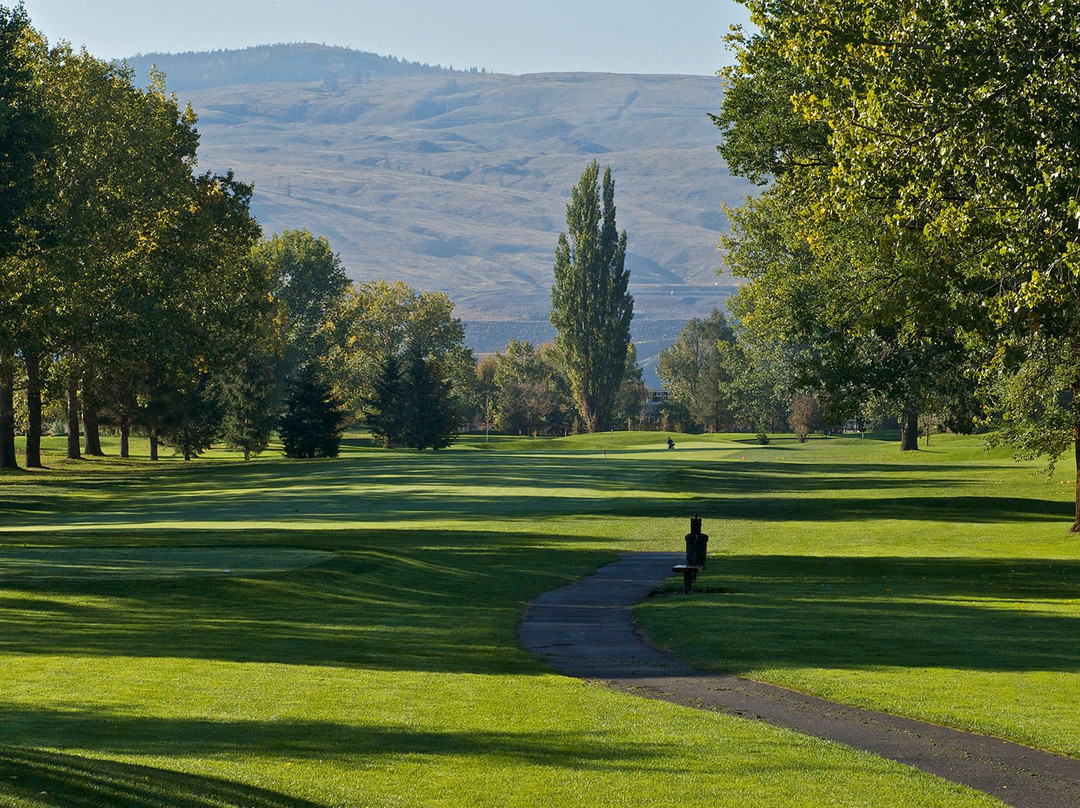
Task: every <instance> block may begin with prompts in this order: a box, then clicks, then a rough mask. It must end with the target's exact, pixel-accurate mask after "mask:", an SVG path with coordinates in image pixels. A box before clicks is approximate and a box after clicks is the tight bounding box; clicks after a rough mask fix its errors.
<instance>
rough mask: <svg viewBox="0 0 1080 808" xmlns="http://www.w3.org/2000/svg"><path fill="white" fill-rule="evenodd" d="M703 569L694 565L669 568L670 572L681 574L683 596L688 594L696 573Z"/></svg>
mask: <svg viewBox="0 0 1080 808" xmlns="http://www.w3.org/2000/svg"><path fill="white" fill-rule="evenodd" d="M701 569H703V568H702V567H699V566H697V565H696V564H676V565H675V566H674V567H672V568H671V571H672V572H681V573H682V580H683V594H684V595H689V594H690V585H691V584H692V583H694V581H695V580H697V574H698V571H700V570H701Z"/></svg>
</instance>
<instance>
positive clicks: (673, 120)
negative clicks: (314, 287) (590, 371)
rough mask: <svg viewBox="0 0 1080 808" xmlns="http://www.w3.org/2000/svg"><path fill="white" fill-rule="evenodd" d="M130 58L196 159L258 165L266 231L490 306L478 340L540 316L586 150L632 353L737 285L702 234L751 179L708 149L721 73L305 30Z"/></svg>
mask: <svg viewBox="0 0 1080 808" xmlns="http://www.w3.org/2000/svg"><path fill="white" fill-rule="evenodd" d="M129 63H130V64H131V66H132V67H133V68H134V69H135V70H136V72H137V73H138V74H139V75H140V76H143V75H146V73H147V72H148V70H149V68H150V66H151V65H152V64H153V65H157V66H158V67H159V68H160V69H162V70H163V71H164V72H165V74H166V77H167V81H168V86H169V87H170V89H171V90H172V91H174V92H176V93H177V95H178V96H179V97H180V98H181V100H183V101H187V102H190V103H191V104H192V106H193V107H194V109H195V111H196V112H197V113H198V115H199V131H200V134H201V148H200V163H201V167H202V168H203V169H212V170H216V171H220V170H224V169H227V168H232V169H234V170H235V171H236V173H237V175H238V176H239V177H240V178H242V179H244V180H246V181H250V182H253V183H254V184H255V187H256V194H255V199H254V210H255V213H256V215H257V216H258V218H259V220H260V221H261V222H262V224H263V227H264V228H265V230H266V232H267V233H274V232H278V231H280V230H283V229H294V228H298V227H307V228H309V229H310V230H312V231H313V232H315V233H317V234H320V235H325V236H326V237H328V238H329V239H330V241H331V243H332V244H333V246H334V248H335V249H336V250H337V251H338V252H339V253H340V255H341V258H342V260H343V262H344V264H345V266H346V268H347V270H348V272H349V274H350V276H351V277H353V278H354V279H370V278H376V277H388V278H400V279H402V280H405V281H406V282H408V283H410V284H412V285H414V286H417V287H420V288H425V289H438V290H440V291H444V292H446V293H448V294H449V295H450V297H451V298H452V299H453V300H454V301H455V303H456V304H457V311H458V314H459V315H460V316H462V318H463V319H465V320H466V321H467V322H469V323H470V324H477V323H484V327H483V328H481V329H477V328H473V327H470V339H471V340H472V341H473V347H474V348H475V349H477V350H480V351H484V350H491V349H493V348H495V347H500V346H501V345H503V344H505V342H506V339H507V338H508V336H518V335H519V334H530V335H542V334H547V333H550V327H549V326H547V325H546V323H547V313H548V309H549V306H550V293H549V289H550V285H551V282H552V265H553V262H554V250H555V243H556V238H557V236H558V233H559V232H560V230H563V229H565V205H566V202H567V201H568V198H569V192H570V188H571V187H572V186H573V185H574V183H575V182H576V181H577V179H578V177H579V176H580V174H581V171H582V170H583V169H584V167H585V165H586V164H587V163H588V161H590V160H592V159H596V160H598V161H599V162H600V163H601V164H602V165H604V164H610V165H611V167H612V172H613V174H614V177H615V183H616V203H617V205H618V210H619V214H618V221H619V225H620V227H624V228H626V229H627V230H628V232H629V240H630V247H629V256H628V262H629V265H630V268H631V273H632V284H633V285H632V289H631V291H632V293H633V294H634V296H635V300H636V316H635V338H639V333H640V332H641V331H642V330H643V329H644V330H647V331H649V336H648V338H644V339H643V342H645V343H646V344H643V345H641V346H639V355H640V356H641V357H642V358H643V359H648V358H649V357H651V356H653V355H654V354H655V352H656V351H657V350H658V349H659V348H658V347H657V346H660V345H661V343H663V344H666V343H667V342H670V340H671V339H673V338H674V336H675V335H677V333H678V330H679V329H680V328H681V325H682V323H684V322H685V321H686V320H687V319H688V318H689V317H692V316H704V315H707V314H708V312H709V311H710V310H711V309H712V307H713V306H715V305H722V301H723V299H724V298H725V297H726V295H727V294H728V293H730V291H731V289H732V288H733V286H734V284H733V282H732V281H731V280H730V278H728V277H726V276H720V277H718V276H717V274H716V269H717V267H719V266H720V265H721V257H720V254H719V252H718V250H717V248H716V245H717V241H718V239H719V236H720V234H721V232H722V231H723V230H724V228H725V227H726V220H725V217H724V214H723V212H722V211H723V205H724V203H729V204H730V203H736V204H737V203H739V202H741V201H742V199H743V197H744V196H745V195H746V194H747V193H749V192H750V191H751V186H750V185H749V184H748V183H746V182H744V181H742V180H738V179H735V178H732V177H731V176H730V174H729V173H728V171H727V169H726V167H725V165H724V163H723V161H722V160H721V158H720V157H719V155H718V154H717V153H716V150H715V145H716V143H717V141H718V132H717V130H716V127H715V126H713V124H712V122H711V121H710V119H709V118H708V116H707V113H708V112H710V111H716V110H717V109H719V107H720V103H721V99H722V88H721V85H720V81H719V79H716V78H711V77H701V76H655V75H648V76H647V75H616V74H570V73H567V74H535V75H525V76H512V75H502V74H490V73H482V72H472V71H469V72H463V71H450V70H446V69H442V68H440V67H431V66H427V65H418V64H415V63H404V62H401V61H400V60H396V59H389V58H386V57H378V56H374V55H372V54H361V53H358V52H355V51H348V50H346V49H342V48H328V47H324V46H317V45H278V46H268V47H265V48H249V49H247V50H245V51H226V52H216V53H203V54H180V55H162V54H152V55H148V56H140V57H136V58H133V59H130V60H129ZM480 334H483V335H484V336H483V339H480V340H477V339H475V337H479V335H480Z"/></svg>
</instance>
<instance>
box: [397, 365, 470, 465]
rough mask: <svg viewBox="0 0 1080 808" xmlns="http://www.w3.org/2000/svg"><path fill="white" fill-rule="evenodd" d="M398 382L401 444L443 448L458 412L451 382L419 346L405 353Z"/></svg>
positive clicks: (425, 447)
mask: <svg viewBox="0 0 1080 808" xmlns="http://www.w3.org/2000/svg"><path fill="white" fill-rule="evenodd" d="M404 365H405V367H404V371H403V373H402V379H401V405H400V410H399V411H400V420H401V425H400V427H401V430H400V431H401V435H400V443H401V444H402V445H404V446H407V447H409V448H410V449H417V450H421V449H427V448H431V449H445V448H446V447H447V446H449V445H450V442H451V441H452V440H453V439H454V426H455V424H456V423H457V412H456V410H455V408H454V403H453V399H452V397H451V395H452V390H451V384H450V380H449V379H447V378H446V374H445V373H444V372H443V369H442V367H441V365H440V364H439V362H438V361H437V360H434V359H431V360H429V359H425V358H424V354H423V352H422V351H421V350H420V348H419V346H416V345H413V346H410V347H409V349H408V350H407V351H406V352H405V362H404Z"/></svg>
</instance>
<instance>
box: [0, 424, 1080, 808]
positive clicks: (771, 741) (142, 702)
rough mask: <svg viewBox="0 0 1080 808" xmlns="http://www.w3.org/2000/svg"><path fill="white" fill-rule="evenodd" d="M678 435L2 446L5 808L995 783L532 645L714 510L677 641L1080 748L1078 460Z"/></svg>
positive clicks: (776, 799)
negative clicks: (6, 467)
mask: <svg viewBox="0 0 1080 808" xmlns="http://www.w3.org/2000/svg"><path fill="white" fill-rule="evenodd" d="M664 437H665V436H664V435H662V434H659V435H658V434H640V433H639V434H634V433H631V434H625V433H622V434H618V433H617V434H615V435H603V436H589V437H577V438H570V439H564V440H551V441H545V440H536V441H533V440H518V441H510V440H496V439H492V441H491V442H490V443H489V444H485V443H484V442H483V440H482V439H478V440H469V441H462V442H461V443H459V445H458V446H457V447H456V448H455V449H453V450H450V451H447V452H442V453H438V454H432V453H430V452H429V453H423V454H421V453H415V452H413V453H405V452H403V453H399V452H386V451H382V450H378V449H372V448H369V447H367V446H366V445H364V444H363V442H362V441H360V440H357V441H354V442H353V443H352V445H349V446H347V447H346V451H345V453H344V454H343V456H342V457H341V458H340V459H338V460H334V461H310V462H292V461H285V460H281V459H275V458H271V457H267V458H265V459H261V460H258V461H255V462H252V463H249V464H244V463H240V462H238V461H236V460H235V459H232V458H227V457H225V456H220V457H214V458H212V459H209V460H199V461H196V462H194V463H191V464H184V463H182V462H178V461H166V462H162V463H160V464H156V465H155V464H150V463H148V462H141V461H131V462H128V463H123V462H121V461H117V460H108V461H93V462H85V463H81V464H70V465H69V464H65V463H63V462H62V461H60V460H59V459H57V458H55V457H53V458H47V459H46V462H47V463H48V464H50V465H52V466H53V469H52V470H50V471H48V472H44V473H16V474H5V475H4V476H2V477H0V681H2V685H0V700H2V704H0V710H2V718H3V720H2V721H0V804H15V805H95V804H100V805H126V804H141V805H180V806H200V807H201V806H217V805H234V804H235V805H254V806H304V805H309V804H314V805H343V806H353V805H373V806H385V805H400V806H408V805H446V806H458V805H492V806H502V805H522V806H532V805H537V806H539V805H579V804H588V805H612V806H616V805H619V806H621V805H641V806H652V805H702V806H706V805H709V806H713V805H732V806H735V805H740V806H741V805H763V806H768V805H776V806H787V805H806V806H818V805H866V804H874V805H901V804H919V805H943V806H944V805H949V806H953V805H981V804H986V805H990V804H997V803H996V802H995V801H993V800H991V799H990V798H988V797H983V796H981V795H978V794H976V793H975V792H972V791H968V790H965V789H962V788H960V787H958V786H953V785H951V784H948V783H945V782H943V781H940V780H937V779H935V778H932V777H929V776H926V775H922V774H920V773H918V772H915V771H913V770H910V769H906V768H904V767H901V766H898V765H894V764H889V763H885V762H883V761H881V760H878V759H876V758H873V757H871V756H868V755H862V754H856V753H853V752H849V751H847V750H845V749H842V748H840V747H836V746H832V745H829V744H825V743H822V742H818V741H815V740H811V739H807V738H804V737H801V736H798V735H795V734H793V733H788V732H782V731H779V730H774V729H771V728H768V727H765V726H762V725H759V724H755V723H751V722H745V721H741V720H738V719H733V718H728V717H725V716H719V715H714V714H709V713H703V712H698V711H693V710H689V709H684V708H679V707H675V706H671V705H667V704H661V703H653V702H646V701H643V700H640V699H636V698H633V697H630V696H625V695H620V694H615V693H611V692H608V691H606V690H604V689H602V688H599V687H595V686H591V685H586V684H583V683H580V682H577V681H574V680H570V679H565V678H562V677H558V676H553V675H550V674H549V673H547V672H546V670H545V669H544V668H543V667H542V666H541V665H539V664H538V663H537V662H535V661H534V660H533V659H532V658H531V657H530V656H528V655H527V654H525V653H524V652H522V651H520V650H518V648H517V643H516V627H517V623H518V621H519V619H520V616H521V613H522V611H523V609H524V606H525V604H526V603H527V602H528V601H529V600H530V599H531V598H532V597H534V596H535V595H536V594H538V593H539V592H542V591H544V590H547V589H551V588H554V587H557V586H560V585H562V584H563V583H565V582H567V581H570V580H572V579H573V578H576V577H578V576H581V575H584V574H587V573H588V572H590V571H592V570H593V569H595V568H596V567H597V566H599V565H600V564H602V563H604V562H606V561H609V560H611V559H613V558H614V557H615V555H616V554H617V552H618V551H620V550H626V549H632V550H637V549H642V550H643V549H659V550H681V549H682V546H683V542H682V536H683V534H684V533H685V532H686V529H687V524H688V523H687V518H688V517H689V516H690V515H692V514H693V513H700V514H701V515H702V517H703V518H704V519H705V529H706V531H707V532H708V533H709V534H710V535H711V536H712V539H711V541H710V548H709V549H710V564H709V568H708V569H707V570H706V573H705V574H704V575H703V576H702V578H701V579H700V584H701V586H703V587H706V588H709V589H711V590H713V591H712V592H710V593H707V594H702V595H699V596H695V597H694V598H692V599H690V600H685V599H683V598H681V597H678V596H673V597H661V598H654V599H652V600H650V601H649V602H648V603H647V604H646V605H644V606H643V607H641V608H639V610H638V614H639V617H640V619H641V620H642V621H643V622H644V623H645V624H646V625H647V627H648V629H649V631H650V632H651V633H652V635H653V636H654V637H655V638H656V639H657V640H659V641H661V642H663V643H666V644H669V645H672V646H675V647H678V648H679V650H680V652H681V653H685V654H686V655H688V656H692V657H694V658H697V659H699V660H700V661H703V662H706V663H708V664H713V665H716V666H718V667H720V668H722V669H725V670H732V671H736V672H739V673H746V674H748V675H752V676H755V677H759V678H762V679H768V680H770V681H777V682H781V683H784V684H791V685H794V686H797V687H800V688H804V689H807V690H811V691H813V692H818V693H823V694H825V695H828V696H831V697H834V698H838V699H841V700H849V701H852V702H858V703H860V704H865V705H867V706H871V707H879V708H885V709H889V710H891V711H894V712H902V713H907V714H911V715H916V716H919V717H926V718H931V719H933V720H938V721H941V722H944V723H950V724H954V725H957V726H965V727H973V728H977V729H981V730H984V731H991V732H995V733H998V734H1001V735H1004V736H1007V737H1010V738H1016V739H1018V740H1022V741H1025V742H1028V743H1032V744H1034V745H1037V746H1042V747H1045V748H1050V749H1055V750H1060V751H1066V752H1069V753H1071V754H1076V755H1080V730H1078V729H1077V727H1076V722H1075V720H1074V712H1075V711H1074V710H1073V709H1072V708H1073V703H1072V701H1071V699H1070V696H1071V694H1072V693H1074V692H1075V690H1076V687H1077V685H1078V677H1077V674H1076V669H1077V666H1078V662H1080V646H1078V645H1077V641H1076V640H1075V637H1074V635H1075V633H1076V631H1075V627H1076V626H1077V624H1078V622H1080V621H1078V617H1080V602H1078V599H1077V598H1078V592H1077V590H1078V586H1077V581H1078V580H1080V575H1078V573H1080V565H1078V562H1077V560H1076V559H1077V553H1076V551H1075V550H1074V547H1075V542H1076V540H1075V539H1073V538H1072V537H1070V536H1068V535H1067V534H1066V532H1065V531H1066V528H1067V527H1068V525H1069V521H1070V520H1069V515H1070V508H1071V505H1070V502H1069V499H1070V495H1071V489H1070V488H1069V487H1068V486H1063V485H1061V484H1060V483H1061V480H1060V478H1056V479H1054V478H1052V479H1047V478H1045V477H1041V476H1040V477H1036V476H1033V475H1032V474H1031V472H1032V471H1033V470H1034V469H1035V468H1037V466H1031V465H1029V466H1022V465H1021V466H1018V465H1015V464H1013V463H1012V462H1011V461H1009V460H1008V459H1007V458H1006V457H1004V456H1002V455H997V454H992V455H987V454H985V453H983V452H982V451H981V449H980V448H979V445H980V444H979V441H978V440H977V439H965V438H940V439H938V438H935V439H934V442H933V444H932V445H931V446H930V447H929V449H928V450H926V451H921V452H919V454H918V455H917V456H912V457H901V456H899V455H898V453H896V452H895V446H894V445H893V444H891V443H882V442H877V441H873V440H869V439H867V440H859V439H834V440H829V441H813V442H811V443H809V444H807V445H804V446H799V445H797V444H795V443H794V442H780V443H776V444H774V445H772V446H770V447H757V446H754V445H752V444H749V443H743V442H739V441H738V440H736V439H735V438H736V436H727V437H716V438H711V437H710V438H699V439H692V438H682V439H678V448H677V449H676V450H675V451H673V452H668V451H666V450H665V449H663V439H664ZM605 452H606V457H605V456H604V454H605ZM678 586H681V583H679V584H678ZM672 588H673V589H675V588H677V585H676V582H674V581H673V582H672ZM42 792H47V793H42Z"/></svg>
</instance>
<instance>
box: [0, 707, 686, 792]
mask: <svg viewBox="0 0 1080 808" xmlns="http://www.w3.org/2000/svg"><path fill="white" fill-rule="evenodd" d="M0 718H3V719H4V721H5V722H12V721H14V722H17V723H18V724H19V725H20V726H23V727H29V730H28V731H29V732H31V733H32V735H33V737H34V739H35V743H40V744H42V745H43V746H48V747H53V748H60V749H63V748H65V747H67V746H68V745H73V746H74V745H77V746H78V747H79V748H85V747H86V746H92V747H93V748H94V749H95V750H96V751H98V752H100V753H103V754H116V755H126V754H138V755H155V756H170V755H178V754H183V755H185V756H200V757H202V756H205V757H210V756H228V757H230V758H234V757H237V758H238V757H243V756H245V755H247V754H251V753H258V754H259V755H260V756H266V757H279V758H281V759H283V760H290V761H295V760H313V761H320V762H321V761H326V760H342V761H347V762H351V763H354V764H355V763H357V762H370V761H372V760H374V759H378V758H392V757H395V756H401V755H441V756H446V757H477V756H497V757H503V758H512V759H514V760H518V761H525V762H527V763H530V764H533V765H538V766H552V767H560V768H574V769H576V770H595V771H626V770H633V771H640V770H642V768H643V767H648V763H649V761H650V760H654V759H657V758H663V757H670V754H671V750H670V749H668V748H667V746H666V745H664V744H658V743H655V742H649V741H637V740H633V739H629V738H626V737H625V736H623V735H619V736H616V735H614V734H612V733H608V732H604V731H583V732H575V731H551V730H540V731H519V732H510V731H507V732H499V731H489V730H479V729H475V730H446V731H431V730H423V729H418V728H416V727H408V726H393V725H391V726H374V725H354V724H338V723H332V722H325V721H211V720H185V719H174V718H147V717H134V716H127V715H115V714H111V713H103V712H100V711H97V710H83V711H68V710H65V711H54V710H48V709H41V710H8V709H4V708H3V707H0ZM0 732H2V730H0ZM7 769H11V770H13V771H12V772H11V773H13V774H15V775H16V776H18V777H20V779H21V777H22V776H23V775H26V776H32V775H33V774H34V773H35V771H37V772H40V773H41V774H40V775H39V776H41V777H43V778H50V777H51V778H53V779H54V780H55V781H56V782H55V785H61V784H64V785H67V784H70V785H71V786H72V787H77V782H78V777H79V776H80V774H85V775H86V776H87V777H88V779H89V780H90V781H91V782H90V788H92V789H94V790H98V788H99V787H98V785H97V782H98V781H104V783H102V787H101V788H102V793H101V794H99V797H98V802H95V803H85V804H92V805H110V806H112V805H125V804H138V805H158V804H159V803H158V802H155V801H153V799H152V796H153V795H152V794H148V795H147V796H148V797H151V799H148V800H146V801H141V800H131V802H124V801H123V800H122V799H118V800H115V801H112V800H109V799H102V797H104V796H107V792H104V788H105V787H108V786H109V785H111V784H113V783H115V784H116V785H117V786H118V787H119V788H123V787H124V786H125V785H127V786H128V788H138V784H136V783H133V782H132V781H134V780H136V779H139V780H140V782H142V783H143V784H144V786H143V787H144V788H145V790H146V791H147V792H151V791H154V790H158V789H161V790H163V791H166V792H167V790H168V789H169V788H171V787H172V785H173V784H174V783H175V784H176V785H177V786H178V787H179V792H178V793H179V794H180V795H181V796H180V797H179V799H178V800H177V801H176V802H161V803H160V804H162V805H179V806H192V807H193V808H194V807H195V806H203V805H207V806H209V805H215V806H216V805H219V804H222V803H219V802H210V801H209V799H206V800H205V801H198V797H197V795H199V794H205V795H207V796H208V797H209V796H210V795H219V796H220V797H224V798H226V799H231V800H233V801H227V802H225V803H224V804H226V805H233V804H236V805H245V806H246V805H253V806H266V808H271V807H275V808H276V806H282V807H283V808H284V806H307V805H310V803H307V802H300V801H291V800H289V799H287V798H285V797H282V796H280V795H273V794H270V793H268V792H265V793H264V792H259V791H258V790H257V789H249V788H248V787H246V786H241V785H239V784H235V783H228V782H224V781H220V780H212V779H207V778H203V777H194V776H191V775H184V774H177V773H174V772H168V771H163V770H160V769H151V768H147V767H143V766H130V765H126V764H118V763H111V762H106V761H101V760H94V759H88V758H81V757H73V756H71V755H64V754H53V753H49V752H43V751H40V750H36V749H21V748H19V747H2V746H0V777H3V776H4V775H5V773H6V770H7ZM9 776H10V775H9ZM141 778H145V780H142V779H141ZM9 782H11V781H10V780H9ZM2 788H3V786H2V785H0V789H2ZM42 790H50V792H51V789H48V788H47V787H43V789H42ZM230 790H232V793H233V794H235V795H236V796H235V797H229V796H228V795H229V794H230ZM247 793H250V795H251V796H252V799H251V800H250V801H247V800H246V799H245V797H246V795H247ZM2 794H3V791H2V790H0V795H2ZM185 794H190V795H191V797H190V798H189V801H185V798H184V796H183V795H185ZM52 804H57V803H52ZM60 804H63V805H82V804H84V803H81V802H63V803H60Z"/></svg>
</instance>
